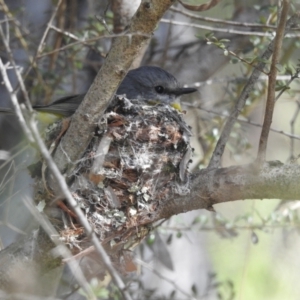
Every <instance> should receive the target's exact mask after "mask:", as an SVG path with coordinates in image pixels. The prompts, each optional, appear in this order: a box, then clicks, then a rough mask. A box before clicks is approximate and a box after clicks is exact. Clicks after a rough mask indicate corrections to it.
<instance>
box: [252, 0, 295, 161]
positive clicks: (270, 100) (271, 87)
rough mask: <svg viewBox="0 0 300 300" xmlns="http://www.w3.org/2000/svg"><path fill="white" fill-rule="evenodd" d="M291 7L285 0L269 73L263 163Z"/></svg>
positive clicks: (261, 144)
mask: <svg viewBox="0 0 300 300" xmlns="http://www.w3.org/2000/svg"><path fill="white" fill-rule="evenodd" d="M289 7H290V2H289V0H284V1H283V7H282V11H281V15H280V20H279V24H278V28H277V30H276V37H275V41H274V53H273V56H272V62H271V68H270V73H269V84H268V95H267V103H266V109H265V117H264V123H263V128H262V131H261V135H260V140H259V146H258V156H257V159H258V161H259V162H262V161H263V160H265V159H266V150H267V143H268V137H269V132H270V127H271V124H272V118H273V112H274V106H275V87H276V75H277V66H276V64H277V63H278V61H279V56H280V49H281V47H282V41H283V37H284V31H285V25H286V20H287V15H288V12H289Z"/></svg>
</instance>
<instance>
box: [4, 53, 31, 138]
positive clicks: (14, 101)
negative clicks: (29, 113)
mask: <svg viewBox="0 0 300 300" xmlns="http://www.w3.org/2000/svg"><path fill="white" fill-rule="evenodd" d="M6 69H7V65H6V66H4V64H3V62H2V59H1V58H0V72H1V75H2V80H3V82H4V84H5V87H6V89H7V91H8V93H9V95H10V99H11V102H12V104H13V107H14V110H15V113H16V117H17V119H18V121H19V123H20V125H21V127H22V129H23V131H24V133H25V135H26V137H27V139H28V140H29V142H30V143H33V142H34V139H33V136H32V133H31V131H30V129H29V128H28V126H27V124H26V122H25V119H24V116H23V114H22V111H21V108H20V105H19V102H18V99H17V95H16V92H15V91H14V90H13V88H12V86H11V84H10V81H9V78H8V76H7V70H6Z"/></svg>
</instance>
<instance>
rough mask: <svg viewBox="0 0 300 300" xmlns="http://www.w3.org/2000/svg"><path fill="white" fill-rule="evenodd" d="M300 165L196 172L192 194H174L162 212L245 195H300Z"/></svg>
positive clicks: (167, 213) (171, 212)
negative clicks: (186, 195)
mask: <svg viewBox="0 0 300 300" xmlns="http://www.w3.org/2000/svg"><path fill="white" fill-rule="evenodd" d="M299 181H300V167H299V165H298V164H285V165H284V164H282V163H280V162H278V161H273V162H266V163H264V164H263V165H262V166H261V167H259V168H258V167H257V164H255V163H253V164H249V165H243V166H233V167H229V168H220V169H213V170H209V169H203V170H201V171H198V172H197V173H195V174H194V175H193V178H192V185H191V194H190V195H189V197H188V198H187V197H182V196H181V197H175V198H174V199H170V200H169V201H168V202H165V203H164V205H163V206H162V207H161V208H160V209H161V211H160V213H159V216H160V218H159V219H161V218H169V217H170V216H172V215H175V214H178V213H182V212H187V211H190V210H195V209H201V208H205V209H211V208H212V206H213V205H215V204H218V203H223V202H228V201H235V200H243V199H284V200H288V199H290V200H292V199H295V200H296V199H299V198H300V185H299Z"/></svg>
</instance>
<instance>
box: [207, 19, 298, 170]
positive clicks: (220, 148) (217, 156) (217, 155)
mask: <svg viewBox="0 0 300 300" xmlns="http://www.w3.org/2000/svg"><path fill="white" fill-rule="evenodd" d="M299 17H300V13H298V14H295V15H293V16H292V17H291V18H290V19H289V21H288V22H287V25H286V29H289V28H291V27H293V26H294V25H295V24H298V23H299V21H300V20H299ZM273 49H274V40H273V41H272V42H271V43H270V44H269V46H268V48H267V50H266V51H265V52H264V53H263V55H262V56H261V59H262V61H261V62H259V63H258V65H257V68H256V69H254V70H253V72H252V74H251V76H250V78H249V81H248V83H247V84H246V85H245V87H244V89H243V91H242V93H241V95H240V97H239V98H238V99H237V101H236V104H235V106H234V108H233V110H232V113H231V114H230V117H229V119H228V120H227V122H226V124H225V126H224V129H223V131H222V134H221V136H220V138H219V140H218V143H217V145H216V148H215V150H214V153H213V155H212V158H211V160H210V162H209V165H208V168H209V169H214V168H218V167H219V165H220V162H221V158H222V155H223V152H224V149H225V145H226V143H227V141H228V138H229V135H230V132H231V130H232V127H233V125H234V123H235V121H236V119H237V117H238V115H239V113H240V112H241V110H242V109H243V107H244V106H245V103H246V100H247V98H248V96H249V94H250V92H251V91H252V90H253V87H254V85H255V83H256V82H257V80H258V78H259V75H260V73H261V72H260V71H259V70H261V69H263V68H264V67H265V65H266V63H265V61H266V60H268V59H269V58H270V57H271V55H272V53H273Z"/></svg>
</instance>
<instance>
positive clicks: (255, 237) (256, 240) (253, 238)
mask: <svg viewBox="0 0 300 300" xmlns="http://www.w3.org/2000/svg"><path fill="white" fill-rule="evenodd" d="M251 241H252V243H253V244H254V245H256V244H257V243H258V241H259V240H258V236H257V234H256V233H255V232H254V231H252V234H251Z"/></svg>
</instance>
